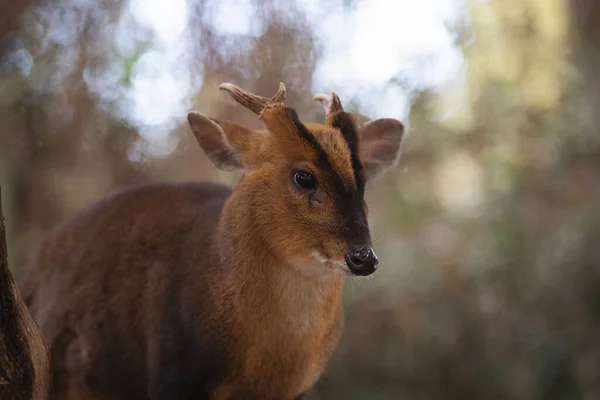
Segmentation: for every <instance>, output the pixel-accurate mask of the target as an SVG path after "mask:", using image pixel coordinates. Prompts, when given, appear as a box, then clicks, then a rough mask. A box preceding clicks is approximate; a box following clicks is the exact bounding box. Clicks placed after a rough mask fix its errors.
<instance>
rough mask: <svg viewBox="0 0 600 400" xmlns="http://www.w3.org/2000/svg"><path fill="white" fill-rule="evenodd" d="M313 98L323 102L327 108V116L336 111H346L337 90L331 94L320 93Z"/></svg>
mask: <svg viewBox="0 0 600 400" xmlns="http://www.w3.org/2000/svg"><path fill="white" fill-rule="evenodd" d="M313 100H314V101H318V102H320V103H321V105H322V106H323V108H324V109H325V117H326V118H327V117H329V115H330V114H333V113H334V112H338V111H344V108H343V107H342V102H341V100H340V98H339V97H338V95H337V94H336V93H335V92H333V93H331V96H329V95H327V94H318V95H316V96H315V97H313Z"/></svg>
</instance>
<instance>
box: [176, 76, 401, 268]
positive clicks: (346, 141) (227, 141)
mask: <svg viewBox="0 0 600 400" xmlns="http://www.w3.org/2000/svg"><path fill="white" fill-rule="evenodd" d="M219 88H220V89H221V90H224V91H226V92H228V93H229V94H230V95H231V96H232V97H233V99H235V100H236V101H237V102H238V103H239V104H241V105H242V106H244V107H246V108H247V109H249V110H250V111H252V112H253V113H255V114H257V115H258V116H259V118H260V119H261V120H262V122H263V124H264V127H265V129H263V130H251V129H248V128H247V127H245V126H243V125H241V124H238V123H235V122H232V121H218V120H215V119H212V118H209V117H206V116H204V115H202V114H200V113H198V112H190V113H189V114H188V122H189V124H190V126H191V129H192V131H193V133H194V135H195V137H196V139H197V141H198V143H199V144H200V147H201V148H202V149H203V151H204V153H206V155H207V156H208V157H209V158H210V160H211V161H212V162H213V164H214V165H215V166H216V167H217V168H219V169H221V170H224V171H233V170H243V171H244V177H243V179H242V180H241V181H240V183H239V184H238V186H237V188H236V191H234V195H233V196H232V197H233V198H234V199H232V200H231V201H233V202H235V201H236V200H235V198H242V197H243V199H244V200H243V201H244V202H245V203H251V205H252V207H251V208H247V209H246V213H251V214H252V218H253V221H254V222H253V223H254V225H255V228H256V232H255V233H256V234H257V235H260V237H261V238H262V240H264V241H265V242H266V243H267V245H268V246H270V248H271V249H272V251H273V253H274V254H276V256H277V257H278V258H279V259H280V260H281V261H282V262H283V263H284V264H287V265H292V266H294V267H295V268H299V269H300V270H302V271H305V272H307V271H310V272H315V271H316V272H323V271H340V270H343V271H346V272H351V273H352V274H354V275H368V274H371V273H372V272H374V271H375V269H376V267H377V263H378V261H377V257H376V255H375V253H374V251H373V249H372V248H371V237H370V231H369V226H368V223H367V207H366V204H365V201H364V191H365V184H366V182H367V181H368V180H369V179H373V178H374V177H376V176H377V175H379V174H381V173H382V172H383V171H384V170H386V169H387V168H389V167H391V166H393V165H394V164H395V162H396V160H397V158H398V154H399V150H400V143H401V140H402V136H403V133H404V127H403V125H402V124H401V123H400V121H398V120H396V119H390V118H385V119H377V120H373V121H370V122H368V123H367V124H364V125H362V126H358V124H357V122H356V117H355V116H354V115H353V114H352V113H349V112H346V111H344V109H343V107H342V103H341V101H340V99H339V97H338V96H337V95H336V94H335V93H333V94H332V96H327V95H319V96H316V97H315V98H314V99H315V100H317V101H319V102H321V103H322V105H323V106H324V108H325V111H326V121H325V123H324V124H321V123H306V124H305V123H302V122H301V121H300V119H299V117H298V115H297V113H296V111H295V110H294V109H293V108H292V107H289V106H288V105H286V104H285V99H286V89H285V85H284V84H283V83H280V85H279V91H278V92H277V93H276V94H275V95H274V96H273V97H271V98H265V97H261V96H257V95H255V94H251V93H248V92H246V91H244V90H242V89H240V88H238V87H237V86H235V85H233V84H231V83H224V84H222V85H221V86H220V87H219ZM240 204H242V202H241V201H240ZM240 207H242V206H241V205H240V206H239V207H238V210H239V209H241V208H240ZM240 212H241V211H240Z"/></svg>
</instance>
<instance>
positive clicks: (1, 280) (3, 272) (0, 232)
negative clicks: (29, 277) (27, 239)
mask: <svg viewBox="0 0 600 400" xmlns="http://www.w3.org/2000/svg"><path fill="white" fill-rule="evenodd" d="M49 389H50V359H49V352H48V345H47V344H46V341H45V340H44V337H43V336H42V333H41V331H40V329H39V327H38V325H37V324H36V322H35V321H34V320H33V318H32V317H31V314H30V313H29V310H28V309H27V306H26V305H25V303H24V302H23V300H22V299H21V295H20V294H19V290H18V288H17V285H16V283H15V280H14V279H13V276H12V274H11V272H10V270H9V269H8V261H7V249H6V232H5V227H4V216H3V214H2V199H1V190H0V400H47V399H48V398H49Z"/></svg>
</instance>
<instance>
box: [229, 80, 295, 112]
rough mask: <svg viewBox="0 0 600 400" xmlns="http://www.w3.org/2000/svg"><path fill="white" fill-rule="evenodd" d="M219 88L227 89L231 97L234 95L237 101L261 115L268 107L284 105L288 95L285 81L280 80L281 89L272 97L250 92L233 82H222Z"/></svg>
mask: <svg viewBox="0 0 600 400" xmlns="http://www.w3.org/2000/svg"><path fill="white" fill-rule="evenodd" d="M219 90H225V91H226V92H228V93H229V94H230V95H231V97H233V99H234V100H235V101H237V102H238V103H240V104H241V105H243V106H244V107H246V108H247V109H248V110H250V111H252V112H253V113H255V114H258V115H260V114H261V113H262V112H263V111H264V110H266V109H267V108H272V107H281V106H283V105H284V104H283V103H284V102H285V95H286V93H285V85H284V84H283V82H279V90H278V91H277V93H276V94H275V96H273V97H271V98H270V99H268V98H266V97H261V96H257V95H255V94H252V93H248V92H246V91H244V90H242V89H240V88H239V87H237V86H235V85H234V84H232V83H222V84H221V85H220V86H219Z"/></svg>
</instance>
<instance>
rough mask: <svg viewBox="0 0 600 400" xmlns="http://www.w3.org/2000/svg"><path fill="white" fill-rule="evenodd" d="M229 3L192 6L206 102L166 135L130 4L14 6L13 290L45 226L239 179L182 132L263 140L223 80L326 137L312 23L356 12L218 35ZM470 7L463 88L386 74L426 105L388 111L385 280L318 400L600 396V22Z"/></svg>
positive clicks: (378, 207) (279, 13) (189, 70)
mask: <svg viewBox="0 0 600 400" xmlns="http://www.w3.org/2000/svg"><path fill="white" fill-rule="evenodd" d="M406 1H408V0H406ZM216 3H218V2H217V1H216V0H189V1H188V2H187V3H185V7H187V10H188V14H189V18H188V19H187V22H186V24H185V26H182V29H181V42H180V44H181V45H182V46H183V49H182V50H181V52H180V53H181V55H180V57H181V59H177V58H175V60H174V62H173V63H171V64H169V66H168V67H166V68H167V72H168V74H167V75H168V76H171V79H172V81H173V82H179V85H180V86H183V87H184V88H185V87H188V89H189V91H190V93H189V95H188V96H187V97H186V100H185V101H187V103H186V104H182V106H181V107H180V111H177V112H173V113H172V115H171V116H170V117H169V118H166V119H164V118H163V119H162V120H160V121H159V122H158V123H153V122H152V121H153V119H152V118H153V117H155V118H158V114H156V115H143V113H142V115H141V116H140V112H139V111H136V108H135V106H134V103H135V101H138V100H135V101H134V100H132V95H131V93H132V91H133V89H135V88H136V87H137V86H136V85H138V83H136V74H139V68H141V67H140V65H142V64H143V63H146V64H152V63H153V62H155V61H156V60H157V59H160V51H159V50H160V48H159V50H157V46H158V47H160V46H159V45H157V39H156V32H155V31H154V30H153V29H152V28H151V27H149V26H145V25H144V24H141V23H139V22H136V21H137V20H135V19H134V18H132V17H131V4H130V2H129V1H127V0H114V1H108V0H103V1H102V0H101V1H96V2H92V1H84V0H65V1H60V2H59V1H46V2H40V1H36V0H11V1H10V2H9V1H4V2H3V3H2V4H0V62H1V64H0V184H1V185H2V188H3V190H2V194H3V196H4V198H3V205H4V214H5V217H6V223H7V228H8V237H7V239H8V249H9V257H10V261H9V265H10V266H11V268H13V271H14V273H15V274H16V275H18V274H19V271H20V270H21V269H22V268H23V266H24V265H26V263H27V260H28V257H29V256H30V254H31V253H32V252H33V251H34V249H35V248H36V246H37V245H38V244H39V242H40V240H41V239H42V238H43V236H44V235H45V234H46V233H47V232H48V230H49V229H51V228H52V227H53V226H54V225H55V224H57V223H58V222H59V221H61V219H63V218H65V217H66V216H67V215H69V214H70V213H72V212H73V211H75V210H77V209H78V208H80V207H82V206H84V205H86V204H89V203H90V202H92V201H94V200H96V199H98V198H99V197H101V196H103V195H105V194H108V193H110V192H112V191H113V190H115V189H117V188H119V187H123V186H126V185H130V184H134V183H139V182H150V181H158V180H165V179H172V180H187V179H208V178H210V179H218V180H223V181H227V182H231V183H233V182H235V179H236V176H233V175H231V174H224V173H217V171H216V170H215V169H214V168H213V167H212V166H211V164H210V163H209V161H208V159H207V158H206V157H205V156H204V155H203V154H202V152H201V150H200V149H199V147H198V146H197V144H196V143H195V140H194V138H193V136H192V135H191V132H190V131H189V128H188V127H187V124H186V123H185V111H187V109H196V110H199V111H201V112H203V113H205V114H206V115H210V116H212V117H215V118H228V119H232V120H235V121H238V122H243V123H246V124H248V125H249V126H252V127H254V126H259V121H258V120H257V119H256V117H255V116H254V115H252V114H251V113H249V112H248V111H247V110H244V109H243V108H242V107H239V106H236V105H235V104H234V103H233V102H232V101H231V100H230V99H228V98H227V96H225V95H223V94H222V93H219V92H218V90H217V87H218V85H219V84H220V83H222V82H226V81H229V82H234V83H235V84H237V85H239V86H241V87H243V88H245V89H248V90H251V91H254V92H255V93H258V94H261V95H265V96H266V95H269V96H270V95H271V94H273V93H275V91H276V88H277V85H278V82H279V81H280V80H281V81H283V82H285V84H286V86H287V88H288V103H289V104H291V105H293V106H294V107H296V108H297V110H298V112H299V114H300V116H301V118H302V119H303V120H316V121H320V120H322V118H323V114H322V112H321V110H320V109H319V107H318V106H317V105H316V104H314V103H313V102H312V100H311V97H312V96H313V95H314V94H316V93H314V90H313V86H314V85H313V81H314V79H315V71H316V69H317V67H318V65H319V63H320V62H321V61H322V60H323V59H324V57H325V56H326V55H327V54H326V53H325V52H324V51H325V49H326V47H324V45H323V37H322V36H320V34H319V32H321V31H320V30H319V29H318V27H319V26H321V25H322V24H335V23H339V20H340V19H339V18H331V19H328V18H329V16H331V15H332V13H333V10H337V11H336V12H338V13H341V15H342V16H343V15H344V13H352V12H353V11H355V10H357V9H360V6H361V2H360V1H332V0H323V2H322V4H321V5H320V6H319V7H318V8H319V13H318V14H316V15H317V16H316V17H315V14H310V15H309V14H307V13H305V12H304V11H303V9H302V7H299V6H297V3H298V2H289V6H288V5H286V6H285V7H284V6H281V5H277V4H278V3H277V2H276V1H275V0H267V1H264V2H259V1H250V0H248V1H243V2H239V3H240V4H242V3H243V4H244V7H246V8H248V7H249V8H250V9H252V10H253V17H252V18H253V20H252V22H251V24H250V26H251V27H254V26H259V25H260V29H259V30H258V31H254V33H243V32H242V33H240V32H236V31H225V32H222V31H219V30H217V29H216V28H215V26H216V25H215V24H214V23H212V22H211V18H213V17H214V15H215V14H214V12H212V11H211V10H213V11H214V7H215V4H216ZM230 3H233V4H235V2H230ZM284 3H285V2H284ZM140 4H142V5H143V2H142V3H140ZM237 6H240V7H241V5H239V4H238V5H237ZM237 6H236V7H237ZM164 7H165V10H166V11H165V12H167V11H168V8H169V7H171V6H170V5H169V3H168V2H166V1H165V5H164ZM456 7H460V9H461V13H462V15H463V17H462V18H461V19H460V23H458V24H451V26H450V25H449V26H444V29H447V30H448V32H450V34H452V35H453V38H454V41H455V46H456V48H457V49H458V50H459V51H460V53H461V54H462V57H463V65H462V66H461V68H460V71H459V75H457V78H453V79H451V80H450V83H448V84H445V85H442V86H429V87H426V85H419V84H418V82H417V83H415V81H414V80H411V79H413V78H411V75H410V74H406V73H405V70H406V68H405V66H404V65H402V64H401V63H399V64H398V65H397V66H392V67H393V68H395V69H396V70H397V73H396V74H392V75H393V76H392V77H391V78H390V79H389V82H388V83H387V85H388V86H389V87H390V88H392V89H394V90H397V91H399V92H401V93H404V94H405V96H406V98H407V99H408V101H409V105H410V107H409V109H408V114H407V116H406V117H403V116H402V115H378V116H387V117H396V118H401V119H402V120H403V122H405V123H406V125H407V126H408V128H409V133H408V134H407V135H406V137H405V139H404V145H403V150H402V156H401V159H400V162H399V164H398V166H397V167H396V168H395V169H394V170H392V171H390V172H389V173H388V174H387V175H386V176H384V177H383V178H381V179H378V180H377V181H374V182H372V183H370V185H369V187H368V189H367V191H368V193H367V195H368V204H369V208H370V210H371V216H370V217H371V226H372V231H373V236H374V237H376V238H377V241H376V243H375V247H376V251H377V252H378V254H379V258H380V260H381V268H380V269H379V271H378V273H377V274H376V275H375V276H374V277H372V278H371V279H368V280H353V281H349V282H348V284H347V287H346V292H345V310H346V316H347V318H346V327H345V331H344V335H343V338H342V341H341V343H340V345H339V348H338V350H337V351H336V353H335V356H334V357H333V359H332V360H331V362H330V364H329V367H328V369H327V372H326V373H325V375H324V376H323V378H322V379H321V381H320V382H319V383H318V384H317V386H316V387H315V388H314V389H313V390H312V392H311V394H310V397H309V398H310V399H337V398H344V399H350V400H351V399H373V400H377V399H412V400H418V399H427V400H435V399H486V400H487V399H540V400H541V399H544V400H553V399H557V400H558V399H561V400H571V399H573V400H575V399H590V400H591V399H598V398H600V341H599V340H600V248H599V247H598V243H600V212H599V211H600V210H599V208H600V207H599V204H600V202H599V201H600V135H599V132H598V130H599V129H598V127H599V126H600V73H599V71H600V5H599V3H598V2H595V1H593V0H564V1H563V0H520V1H517V0H506V1H498V0H489V1H473V2H457V5H456ZM317 17H318V18H320V19H317V20H315V18H317ZM232 18H233V17H232ZM403 18H408V19H410V15H407V16H403ZM342 20H343V18H342ZM336 21H337V22H336ZM398 21H399V22H398V23H402V18H400V16H399V19H398ZM230 22H231V21H230ZM231 24H233V25H235V24H236V22H235V21H234V22H231ZM440 24H442V22H440ZM332 26H333V25H332ZM334 28H335V26H334ZM340 31H342V32H343V29H341V28H340ZM391 32H392V33H393V32H394V30H393V29H392V30H391ZM423 34H426V32H425V33H422V32H415V35H423ZM119 37H120V38H121V39H118V38H119ZM123 37H125V38H127V41H126V42H127V43H126V44H125V45H123V44H122V40H123V39H122V38H123ZM379 40H382V41H385V40H386V38H385V37H383V38H379ZM374 45H375V43H374ZM163 50H164V49H163ZM157 51H159V53H156V52H157ZM348 51H352V48H350V49H348ZM153 52H154V53H153ZM153 54H154V56H153ZM156 54H159V55H158V56H157V55H156ZM434 56H435V55H434ZM153 57H154V58H153ZM387 59H388V58H386V57H383V55H382V60H387ZM153 60H154V61H153ZM382 62H384V61H382ZM427 62H428V63H433V64H435V63H436V59H435V57H433V58H432V59H430V60H427ZM342 67H343V66H342ZM169 74H170V75H169ZM200 77H201V79H200ZM161 79H162V78H161ZM161 82H162V81H161V80H160V79H158V78H157V80H156V83H155V85H154V86H153V84H152V82H151V84H147V86H148V87H149V89H146V90H147V93H148V96H146V97H144V101H145V102H149V103H152V102H153V101H157V102H158V101H159V100H160V99H162V98H168V97H169V96H171V94H172V93H171V91H170V90H171V89H172V88H173V87H176V86H177V85H175V84H173V85H171V84H169V82H170V81H168V80H167V81H166V82H167V83H164V84H163V83H161ZM349 84H350V83H349ZM333 89H335V88H326V90H329V91H331V90H333ZM368 89H369V88H365V91H364V95H357V96H352V97H351V98H348V97H346V98H344V97H342V101H343V102H344V104H345V105H347V108H350V109H354V110H355V111H357V112H358V113H359V114H360V115H361V118H365V119H366V118H373V117H374V116H373V115H370V113H369V111H368V110H370V109H369V107H366V106H364V105H365V104H378V103H379V102H381V103H382V104H383V103H384V102H389V101H394V100H393V99H392V100H390V99H389V97H385V96H381V98H379V97H378V94H379V93H380V92H379V91H378V90H368ZM336 90H337V89H336ZM338 92H341V93H340V94H341V95H342V96H343V91H339V90H338ZM145 93H146V92H145ZM154 99H156V100H154ZM388 106H389V104H388ZM371 109H372V108H371ZM386 109H390V108H389V107H388V108H386ZM178 110H179V109H178ZM181 110H183V111H181ZM167 114H168V113H167ZM149 121H150V122H149ZM165 206H168V205H165ZM173 212H176V210H173Z"/></svg>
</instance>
